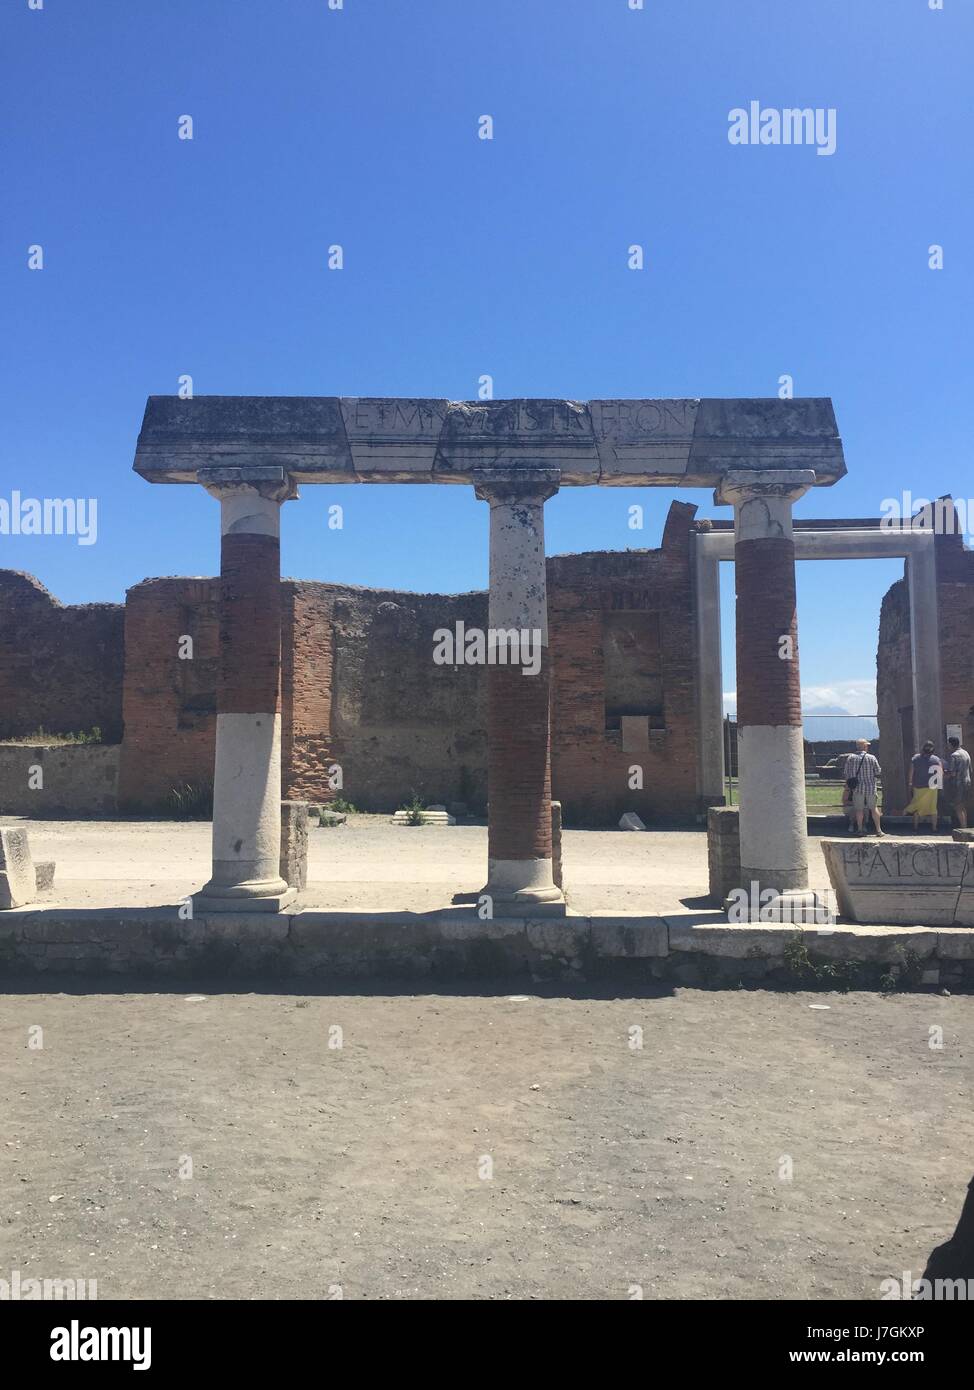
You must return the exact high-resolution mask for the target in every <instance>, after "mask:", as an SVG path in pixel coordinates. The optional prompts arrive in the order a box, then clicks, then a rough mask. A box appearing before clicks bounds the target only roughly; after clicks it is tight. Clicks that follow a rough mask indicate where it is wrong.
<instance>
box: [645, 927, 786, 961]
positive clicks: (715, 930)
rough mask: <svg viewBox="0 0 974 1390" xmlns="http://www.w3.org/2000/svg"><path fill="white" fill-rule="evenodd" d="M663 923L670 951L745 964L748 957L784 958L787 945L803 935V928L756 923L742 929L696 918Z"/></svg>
mask: <svg viewBox="0 0 974 1390" xmlns="http://www.w3.org/2000/svg"><path fill="white" fill-rule="evenodd" d="M664 920H665V922H666V925H667V927H668V929H669V943H670V950H671V951H695V952H699V953H700V954H701V955H706V956H721V957H725V958H728V959H732V960H744V959H746V958H747V957H748V956H755V957H756V956H761V957H777V956H783V955H784V953H785V948H786V947H787V945H788V943H789V942H791V941H795V940H796V939H797V937H798V936H799V934H800V932H801V931H802V928H801V927H793V926H781V925H775V926H763V925H761V924H759V923H754V922H750V923H745V924H743V925H741V926H734V925H733V924H731V923H729V922H723V923H721V922H714V923H711V922H701V921H699V920H695V919H694V918H693V917H689V918H688V919H687V920H683V919H681V918H679V917H667V918H665V919H664Z"/></svg>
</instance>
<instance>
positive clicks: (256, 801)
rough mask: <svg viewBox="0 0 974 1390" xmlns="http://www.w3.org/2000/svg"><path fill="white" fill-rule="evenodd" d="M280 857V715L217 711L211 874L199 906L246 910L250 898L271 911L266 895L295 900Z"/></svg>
mask: <svg viewBox="0 0 974 1390" xmlns="http://www.w3.org/2000/svg"><path fill="white" fill-rule="evenodd" d="M280 862H281V716H280V715H279V714H219V715H217V721H216V767H215V772H214V788H213V873H212V877H211V878H210V881H209V883H207V884H206V886H205V887H204V888H203V889H201V891H200V893H199V894H198V895H197V896H198V898H199V900H200V906H201V908H204V907H205V908H206V909H207V910H209V911H221V910H223V911H246V910H247V905H248V904H250V903H253V905H254V909H255V910H261V911H273V910H275V907H274V904H273V902H271V901H266V900H278V902H279V903H282V902H283V899H285V898H287V901H293V893H292V890H290V889H289V888H288V885H287V883H286V882H285V881H284V879H283V878H281V875H280ZM289 893H292V896H291V897H287V895H288V894H289ZM265 901H266V906H265V905H264V904H265Z"/></svg>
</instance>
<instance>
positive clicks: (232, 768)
mask: <svg viewBox="0 0 974 1390" xmlns="http://www.w3.org/2000/svg"><path fill="white" fill-rule="evenodd" d="M200 481H201V482H202V483H203V485H204V486H205V487H206V490H207V491H208V492H209V493H210V495H211V496H212V497H215V498H217V499H218V501H219V503H220V511H221V546H220V684H219V688H218V692H217V721H216V767H215V771H214V778H213V875H212V877H211V879H210V881H209V883H207V884H206V886H205V887H204V888H203V889H202V890H201V891H200V893H199V894H198V895H197V904H198V907H199V909H200V911H204V912H214V911H235V912H252V911H262V912H275V911H279V910H280V909H281V908H282V907H284V906H286V905H287V903H288V902H290V901H291V900H292V899H293V898H294V896H295V893H294V891H293V890H291V889H289V888H288V885H287V883H285V881H284V879H283V878H281V876H280V854H281V706H280V686H281V541H280V535H281V516H280V513H281V503H282V502H284V501H286V500H287V499H288V498H290V497H295V496H297V490H296V489H295V487H294V485H293V484H292V483H291V480H290V479H289V478H288V476H287V475H286V474H285V473H284V470H283V469H281V468H273V467H261V468H249V469H248V468H214V469H208V470H205V471H203V470H201V474H200Z"/></svg>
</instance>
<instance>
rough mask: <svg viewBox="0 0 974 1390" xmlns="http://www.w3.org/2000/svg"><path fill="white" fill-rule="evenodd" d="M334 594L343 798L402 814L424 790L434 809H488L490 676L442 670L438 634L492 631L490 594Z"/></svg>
mask: <svg viewBox="0 0 974 1390" xmlns="http://www.w3.org/2000/svg"><path fill="white" fill-rule="evenodd" d="M318 587H320V588H321V589H325V588H327V587H328V586H325V585H321V586H318ZM331 593H332V595H333V597H332V604H333V608H332V622H333V633H334V638H333V640H334V658H333V675H332V706H331V714H332V718H331V731H332V744H333V750H334V754H335V757H336V759H337V761H338V762H339V763H340V764H341V767H342V770H343V774H344V789H343V794H344V795H345V796H346V797H347V798H348V799H349V800H350V801H351V802H353V804H354V805H356V806H359V807H361V808H363V809H373V808H374V809H395V808H396V807H397V806H398V805H399V804H400V803H401V802H402V801H403V800H404V799H407V798H408V797H409V795H410V793H411V792H412V791H413V790H415V791H416V792H417V793H418V794H419V795H420V796H422V797H423V798H424V799H425V800H427V801H432V802H434V803H435V802H442V803H444V804H446V803H448V802H454V801H459V802H465V803H466V804H467V805H468V806H469V807H470V809H471V811H482V810H483V809H484V807H485V806H486V801H487V777H486V768H487V686H486V681H485V679H484V674H485V673H484V668H483V667H481V666H439V665H436V664H435V663H434V662H433V648H434V640H433V634H434V632H436V630H437V629H438V628H449V629H450V630H455V625H456V623H457V622H462V623H464V624H465V626H466V627H479V628H485V627H486V625H487V595H486V594H458V595H444V594H401V593H395V592H391V591H381V590H375V589H355V588H333V589H332V590H331ZM525 679H528V678H527V677H525Z"/></svg>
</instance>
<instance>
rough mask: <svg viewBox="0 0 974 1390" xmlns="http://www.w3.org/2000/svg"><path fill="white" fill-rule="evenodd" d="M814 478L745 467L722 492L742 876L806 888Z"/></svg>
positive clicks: (805, 472) (789, 888)
mask: <svg viewBox="0 0 974 1390" xmlns="http://www.w3.org/2000/svg"><path fill="white" fill-rule="evenodd" d="M814 482H815V474H814V472H812V471H811V470H809V469H800V470H799V469H795V470H787V471H786V470H776V471H768V472H765V473H762V474H755V473H754V472H749V471H747V472H746V471H743V470H740V471H733V472H729V473H727V474H726V475H725V477H724V479H723V480H722V482H721V484H720V486H719V488H718V489H717V490H716V492H715V494H714V500H715V501H716V502H724V503H731V504H733V507H734V539H735V544H734V573H735V581H736V597H737V727H738V759H739V768H740V774H739V787H740V842H741V886H742V887H744V888H745V889H748V888H749V887H750V884H751V883H752V882H754V883H757V884H758V885H759V889H760V891H764V890H765V889H769V888H770V889H774V890H775V891H777V892H779V893H782V894H785V893H796V892H797V893H802V892H803V891H804V890H806V889H807V888H808V845H807V834H806V810H805V761H804V752H803V736H802V710H801V681H800V677H799V669H798V617H797V606H796V598H795V543H794V538H793V534H792V504H793V502H794V501H795V500H796V498H799V497H801V496H802V495H803V493H805V492H806V491H807V490H808V488H810V487H811V486H812V485H813V484H814ZM811 906H814V904H811Z"/></svg>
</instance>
